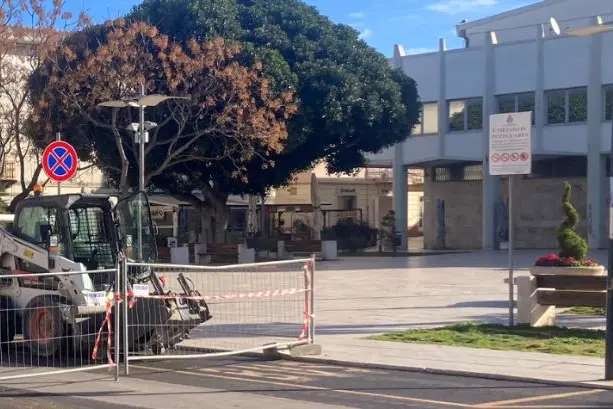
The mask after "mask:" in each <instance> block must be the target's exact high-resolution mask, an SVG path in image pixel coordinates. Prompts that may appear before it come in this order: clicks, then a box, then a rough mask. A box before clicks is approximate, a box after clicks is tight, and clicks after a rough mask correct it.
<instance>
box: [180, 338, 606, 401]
mask: <svg viewBox="0 0 613 409" xmlns="http://www.w3.org/2000/svg"><path fill="white" fill-rule="evenodd" d="M180 349H182V348H180ZM189 349H191V350H192V351H194V350H196V351H198V350H200V351H203V352H204V351H211V349H208V348H200V347H189ZM237 356H244V357H246V358H265V359H268V360H279V359H282V360H285V361H294V362H304V363H315V364H329V365H337V366H346V367H350V368H364V369H380V370H389V371H399V372H413V373H425V374H432V375H446V376H461V377H464V378H475V379H489V380H494V381H509V382H524V383H533V384H539V385H550V386H566V387H573V388H581V389H601V390H613V382H610V384H609V385H607V384H604V385H599V384H596V383H595V382H608V381H605V380H604V379H600V380H595V381H583V382H581V381H556V380H553V379H543V378H532V377H528V376H519V375H502V374H492V373H479V372H471V371H461V370H455V369H438V368H429V367H424V366H409V365H393V364H380V363H369V362H355V361H343V360H341V359H333V358H320V357H316V356H292V355H290V354H289V353H288V352H286V350H277V352H276V353H273V354H270V353H265V352H246V353H242V354H238V355H237Z"/></svg>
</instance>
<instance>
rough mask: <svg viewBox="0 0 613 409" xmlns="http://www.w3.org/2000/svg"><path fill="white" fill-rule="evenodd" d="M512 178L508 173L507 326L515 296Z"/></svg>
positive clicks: (512, 323) (511, 323)
mask: <svg viewBox="0 0 613 409" xmlns="http://www.w3.org/2000/svg"><path fill="white" fill-rule="evenodd" d="M513 179H515V177H514V175H509V327H512V326H513V325H514V322H513V321H514V320H513V312H514V304H515V297H514V294H513V290H514V287H515V283H514V282H513V281H514V278H513V246H514V241H515V232H514V223H513Z"/></svg>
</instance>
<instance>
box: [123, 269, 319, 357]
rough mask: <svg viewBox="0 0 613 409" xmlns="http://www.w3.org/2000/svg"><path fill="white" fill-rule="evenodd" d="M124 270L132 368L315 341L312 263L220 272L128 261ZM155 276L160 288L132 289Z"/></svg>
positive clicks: (125, 346) (127, 343)
mask: <svg viewBox="0 0 613 409" xmlns="http://www.w3.org/2000/svg"><path fill="white" fill-rule="evenodd" d="M125 270H126V274H124V275H123V276H124V278H128V291H127V292H125V293H124V300H123V301H124V316H127V317H128V319H127V320H125V321H124V322H125V328H124V329H123V332H124V333H125V334H127V337H125V338H124V343H125V344H124V350H126V351H128V353H127V354H126V356H125V358H124V364H125V365H126V369H127V368H128V367H129V362H130V361H133V360H152V359H153V360H154V359H186V358H189V359H191V358H197V357H200V358H202V357H218V356H228V355H237V354H242V353H247V352H256V351H261V350H264V349H269V348H283V347H290V346H294V345H300V344H306V343H310V342H313V336H314V326H313V314H312V311H313V307H314V305H313V304H314V303H313V278H314V277H313V276H314V263H313V259H302V260H288V261H275V262H267V263H254V264H239V265H229V266H220V267H212V266H191V265H183V266H180V265H171V264H138V263H125ZM149 275H153V276H155V277H157V279H159V281H160V284H161V286H162V288H161V289H160V288H158V289H156V288H150V287H148V286H144V287H143V286H142V285H139V284H134V285H132V284H131V283H130V277H138V276H141V277H143V276H149ZM136 286H139V287H138V290H137V289H136ZM153 287H155V285H154V286H153ZM152 323H154V325H153V326H152ZM137 339H138V342H135V341H136V340H137Z"/></svg>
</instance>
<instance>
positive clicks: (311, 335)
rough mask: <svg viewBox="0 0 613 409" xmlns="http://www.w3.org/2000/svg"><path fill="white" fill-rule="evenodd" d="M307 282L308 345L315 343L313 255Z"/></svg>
mask: <svg viewBox="0 0 613 409" xmlns="http://www.w3.org/2000/svg"><path fill="white" fill-rule="evenodd" d="M308 270H309V274H308V275H309V282H308V290H309V291H308V294H309V295H308V297H309V343H310V344H312V343H314V342H315V292H314V290H315V255H312V256H311V262H310V263H309V265H308Z"/></svg>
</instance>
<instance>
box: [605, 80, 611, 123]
mask: <svg viewBox="0 0 613 409" xmlns="http://www.w3.org/2000/svg"><path fill="white" fill-rule="evenodd" d="M603 93H604V116H603V118H604V119H605V121H610V120H611V117H612V116H613V86H611V85H608V86H606V87H604V89H603Z"/></svg>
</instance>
